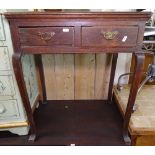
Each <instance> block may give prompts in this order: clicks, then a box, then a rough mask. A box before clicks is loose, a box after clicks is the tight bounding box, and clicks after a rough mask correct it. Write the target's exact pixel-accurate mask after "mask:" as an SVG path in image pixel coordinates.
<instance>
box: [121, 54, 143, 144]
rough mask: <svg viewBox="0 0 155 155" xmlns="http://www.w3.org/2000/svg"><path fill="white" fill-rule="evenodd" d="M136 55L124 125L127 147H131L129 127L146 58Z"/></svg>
mask: <svg viewBox="0 0 155 155" xmlns="http://www.w3.org/2000/svg"><path fill="white" fill-rule="evenodd" d="M134 55H135V58H136V63H135V67H134V76H133V81H132V84H131V88H130V94H129V98H128V104H127V107H126V112H125V116H124V125H123V137H124V141H125V143H126V144H127V145H131V139H130V137H129V135H128V127H129V121H130V118H131V114H132V112H133V106H134V104H135V99H136V95H137V92H138V88H139V85H140V82H141V77H142V73H143V64H144V58H145V55H144V54H143V53H134Z"/></svg>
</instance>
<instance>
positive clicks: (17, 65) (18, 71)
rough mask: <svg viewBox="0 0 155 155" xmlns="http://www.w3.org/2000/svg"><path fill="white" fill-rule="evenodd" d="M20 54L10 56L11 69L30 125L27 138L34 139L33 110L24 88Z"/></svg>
mask: <svg viewBox="0 0 155 155" xmlns="http://www.w3.org/2000/svg"><path fill="white" fill-rule="evenodd" d="M21 56H22V54H21V53H14V54H13V56H12V63H13V69H14V73H15V77H16V81H17V85H18V88H19V92H20V95H21V98H22V102H23V105H24V108H25V111H26V114H27V118H28V123H29V125H30V131H31V134H30V137H29V140H30V141H34V140H35V139H36V126H35V122H34V119H33V112H32V109H31V105H30V101H29V97H28V94H27V90H26V85H25V81H24V75H23V72H22V63H21Z"/></svg>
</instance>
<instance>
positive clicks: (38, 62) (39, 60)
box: [35, 55, 47, 104]
mask: <svg viewBox="0 0 155 155" xmlns="http://www.w3.org/2000/svg"><path fill="white" fill-rule="evenodd" d="M35 62H36V65H37V68H38V71H39V77H40V84H41V89H42V90H41V91H42V93H41V94H42V100H43V101H42V103H43V104H46V103H47V95H46V86H45V77H44V67H43V63H42V57H41V55H35Z"/></svg>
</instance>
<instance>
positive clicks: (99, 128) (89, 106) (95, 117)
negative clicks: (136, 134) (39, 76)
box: [0, 100, 125, 146]
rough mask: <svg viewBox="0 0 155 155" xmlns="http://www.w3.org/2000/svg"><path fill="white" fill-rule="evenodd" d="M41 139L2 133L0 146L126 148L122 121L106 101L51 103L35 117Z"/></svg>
mask: <svg viewBox="0 0 155 155" xmlns="http://www.w3.org/2000/svg"><path fill="white" fill-rule="evenodd" d="M34 118H35V121H36V125H37V130H38V135H39V137H38V139H37V141H36V142H34V143H28V142H27V138H28V136H17V135H15V134H10V133H8V132H0V145H70V144H75V145H84V146H86V145H110V146H112V145H114V146H117V145H125V143H124V141H123V137H122V117H121V116H120V114H119V111H118V109H117V107H116V105H115V104H107V103H104V101H87V100H86V101H50V102H49V103H48V104H46V105H40V106H39V108H38V109H37V110H36V112H35V114H34Z"/></svg>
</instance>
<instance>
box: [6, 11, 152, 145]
mask: <svg viewBox="0 0 155 155" xmlns="http://www.w3.org/2000/svg"><path fill="white" fill-rule="evenodd" d="M5 17H6V18H7V19H8V21H9V24H10V29H11V34H12V41H13V45H14V54H13V57H12V61H13V67H14V72H15V75H16V79H17V83H18V87H19V90H20V93H21V96H22V100H23V103H24V107H25V110H26V113H27V116H28V122H29V124H30V128H31V134H30V138H29V140H35V138H36V126H35V122H34V119H33V113H32V110H31V107H30V102H29V99H28V95H27V91H26V87H25V83H24V77H23V72H22V67H21V56H22V54H24V53H27V54H34V55H37V56H38V57H37V56H36V58H37V59H38V65H39V66H40V77H41V79H42V88H43V95H44V101H46V92H45V89H44V88H45V84H44V82H43V81H44V80H43V79H44V76H43V71H42V67H41V63H42V62H41V60H40V55H41V54H54V53H72V54H74V53H81V54H82V53H112V54H113V60H112V69H111V77H110V83H109V93H108V101H109V102H111V99H112V88H113V81H114V75H115V69H116V63H117V57H118V53H133V54H134V55H135V57H136V64H135V70H134V78H133V82H132V86H131V90H130V95H129V99H128V105H127V109H126V113H125V116H124V126H123V137H124V140H125V142H126V144H131V140H130V138H129V135H128V126H129V121H130V117H131V114H132V111H133V106H134V103H135V98H136V94H137V90H138V86H139V83H140V80H141V75H142V70H143V62H144V53H143V51H142V43H143V34H144V29H145V23H146V22H147V21H148V20H149V19H150V17H151V13H150V12H51V13H49V12H48V13H46V12H35V13H34V12H33V13H31V12H29V13H24V12H23V13H5ZM66 38H67V39H66Z"/></svg>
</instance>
